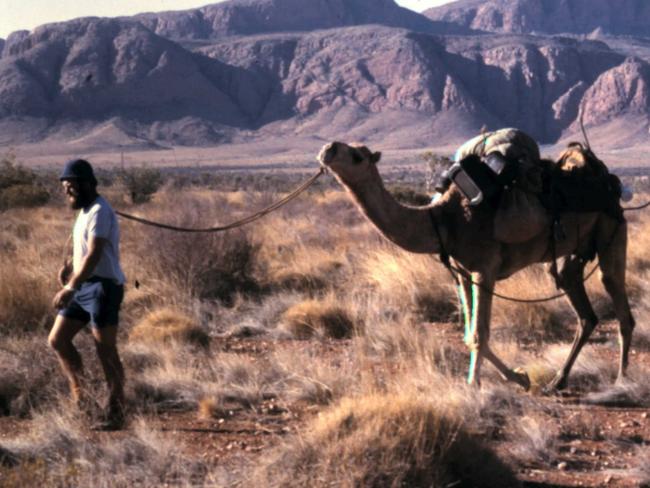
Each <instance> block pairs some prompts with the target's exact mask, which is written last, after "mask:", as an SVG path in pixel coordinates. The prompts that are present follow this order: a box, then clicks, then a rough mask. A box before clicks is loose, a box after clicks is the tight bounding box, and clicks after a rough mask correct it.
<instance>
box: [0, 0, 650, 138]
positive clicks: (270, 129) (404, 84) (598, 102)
mask: <svg viewBox="0 0 650 488" xmlns="http://www.w3.org/2000/svg"><path fill="white" fill-rule="evenodd" d="M649 11H650V4H646V2H644V1H642V0H609V1H608V0H592V1H587V0H541V1H540V0H490V1H481V2H478V1H474V0H463V1H458V2H453V3H452V4H449V5H447V6H443V7H439V8H436V9H431V10H428V11H426V12H425V15H420V14H416V13H414V12H411V11H409V10H406V9H403V8H401V7H399V6H397V4H395V3H394V1H393V0H229V1H226V2H222V3H218V4H214V5H209V6H206V7H202V8H199V9H192V10H187V11H180V12H163V13H158V14H156V13H147V14H141V15H137V16H134V17H128V18H124V17H123V18H114V19H100V18H82V19H76V20H72V21H69V22H62V23H56V24H47V25H44V26H41V27H39V28H37V29H35V30H34V31H33V32H27V31H18V32H15V33H13V34H11V35H10V36H9V37H8V38H7V39H6V41H0V52H1V53H2V54H1V56H0V142H2V143H4V144H14V145H16V144H25V143H32V142H39V141H65V142H66V143H72V144H74V145H76V147H79V148H95V149H97V148H104V149H115V148H122V149H124V148H148V147H161V146H162V147H167V146H170V145H189V146H200V145H215V144H226V143H229V142H242V141H248V142H250V143H254V142H255V141H258V140H263V139H269V138H292V139H295V140H303V141H304V140H318V141H321V140H326V139H330V138H338V139H355V140H361V141H367V142H368V143H371V142H374V143H376V144H378V143H380V144H382V145H383V146H384V147H392V148H409V147H431V146H436V145H445V144H453V143H457V142H460V141H462V140H464V139H466V138H467V137H469V136H471V135H473V134H475V133H476V132H477V131H478V130H479V129H480V128H481V127H482V126H484V125H485V126H487V127H490V128H497V127H503V126H516V127H520V128H522V129H524V130H526V131H528V132H529V133H530V134H531V135H533V136H534V137H535V138H537V139H538V140H539V141H540V142H542V143H554V142H556V141H558V140H560V139H562V138H564V137H568V136H570V135H572V134H574V133H575V132H576V131H577V128H578V126H577V122H576V121H577V118H578V117H579V113H580V112H581V111H582V112H583V113H584V121H585V123H586V124H587V125H588V126H589V127H590V130H593V131H594V133H595V134H598V135H599V137H600V140H601V144H603V145H606V146H608V147H611V148H617V147H631V146H643V145H645V144H647V142H648V127H649V124H648V114H649V113H650V93H649V87H650V66H649V64H648V63H649V60H650V39H648V38H647V37H645V36H647V35H648V31H649V30H650V27H648V25H647V24H644V22H643V19H644V18H645V19H647V18H650V17H648V15H647V14H648V13H650V12H649ZM559 33H562V35H559Z"/></svg>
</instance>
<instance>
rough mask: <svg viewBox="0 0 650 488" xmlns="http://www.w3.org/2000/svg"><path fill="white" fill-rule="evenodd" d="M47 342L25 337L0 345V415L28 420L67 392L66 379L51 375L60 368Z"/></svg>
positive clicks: (11, 338)
mask: <svg viewBox="0 0 650 488" xmlns="http://www.w3.org/2000/svg"><path fill="white" fill-rule="evenodd" d="M45 339H46V338H45V337H44V336H43V337H41V336H38V335H36V336H35V335H23V336H17V337H6V338H4V339H3V340H2V341H0V415H14V416H19V417H26V416H29V415H30V413H31V412H32V410H34V409H37V410H38V409H41V408H43V406H44V405H47V404H48V403H52V402H54V401H55V400H56V396H57V392H59V391H64V390H66V382H65V381H64V379H63V376H62V375H57V376H53V374H52V373H53V371H55V370H56V369H58V367H59V366H58V364H57V361H56V358H55V356H54V354H53V353H52V352H51V351H50V349H49V347H48V346H47V344H46V340H45ZM34 358H39V360H38V361H35V360H34Z"/></svg>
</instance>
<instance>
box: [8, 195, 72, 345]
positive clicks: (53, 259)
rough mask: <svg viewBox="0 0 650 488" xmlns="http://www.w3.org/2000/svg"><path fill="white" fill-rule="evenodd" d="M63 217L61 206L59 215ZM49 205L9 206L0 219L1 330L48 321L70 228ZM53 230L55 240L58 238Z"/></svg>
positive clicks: (21, 329)
mask: <svg viewBox="0 0 650 488" xmlns="http://www.w3.org/2000/svg"><path fill="white" fill-rule="evenodd" d="M63 217H67V212H62V215H61V219H62V218H63ZM61 224H62V220H58V219H57V220H54V221H53V219H52V215H51V210H50V209H47V208H40V209H32V210H25V209H14V210H10V211H8V212H4V213H3V215H2V219H0V331H2V333H3V335H4V334H9V333H24V332H30V331H34V330H38V329H44V328H45V327H47V326H49V325H50V324H51V323H52V321H53V319H54V314H55V310H54V309H53V308H52V298H53V296H54V293H55V292H56V290H57V288H56V287H57V284H56V274H57V271H58V267H59V266H60V265H61V264H62V252H63V244H64V242H65V240H66V232H69V230H70V228H69V227H66V226H63V225H61ZM57 236H60V240H58V241H57Z"/></svg>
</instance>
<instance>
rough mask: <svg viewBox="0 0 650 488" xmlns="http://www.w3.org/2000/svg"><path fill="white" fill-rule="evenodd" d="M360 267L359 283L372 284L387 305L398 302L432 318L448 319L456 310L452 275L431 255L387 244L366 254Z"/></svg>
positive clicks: (427, 318)
mask: <svg viewBox="0 0 650 488" xmlns="http://www.w3.org/2000/svg"><path fill="white" fill-rule="evenodd" d="M359 267H360V273H361V275H360V276H357V278H358V279H359V281H360V283H359V285H360V284H361V283H363V285H364V286H368V285H370V286H372V287H373V288H374V291H375V292H376V293H377V294H379V295H381V297H382V299H383V301H384V303H386V304H393V303H399V304H400V306H401V307H402V308H404V307H407V309H408V310H410V311H412V312H414V313H417V314H418V315H419V316H421V317H422V318H423V319H425V320H430V321H445V320H449V318H450V317H451V316H453V315H454V314H455V313H456V303H457V300H456V298H455V295H454V290H453V287H452V286H451V285H452V281H451V278H450V276H449V274H448V273H447V271H446V270H445V269H444V267H443V266H442V265H441V264H440V263H438V261H437V260H435V259H434V258H433V257H432V256H427V255H421V254H410V253H407V252H405V251H402V250H401V249H399V248H397V247H395V246H393V245H387V244H385V245H381V246H378V247H377V248H375V249H372V250H369V251H368V252H366V253H364V255H363V256H362V262H361V263H360V264H359Z"/></svg>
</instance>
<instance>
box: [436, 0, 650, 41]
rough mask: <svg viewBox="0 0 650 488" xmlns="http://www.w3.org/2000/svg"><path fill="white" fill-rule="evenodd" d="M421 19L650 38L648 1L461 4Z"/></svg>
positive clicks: (471, 0)
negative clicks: (598, 32)
mask: <svg viewBox="0 0 650 488" xmlns="http://www.w3.org/2000/svg"><path fill="white" fill-rule="evenodd" d="M424 15H425V16H427V17H428V18H430V19H432V20H435V21H439V22H449V23H454V24H456V25H458V26H459V27H464V28H468V29H474V30H479V31H487V32H502V33H545V34H561V33H572V34H589V33H591V32H594V31H601V32H604V33H607V34H614V35H630V36H645V37H647V36H650V22H648V19H650V2H648V1H647V0H615V1H612V0H486V1H483V0H481V1H477V0H460V1H456V2H452V3H450V4H448V5H443V6H441V7H435V8H431V9H428V10H426V11H425V12H424Z"/></svg>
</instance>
